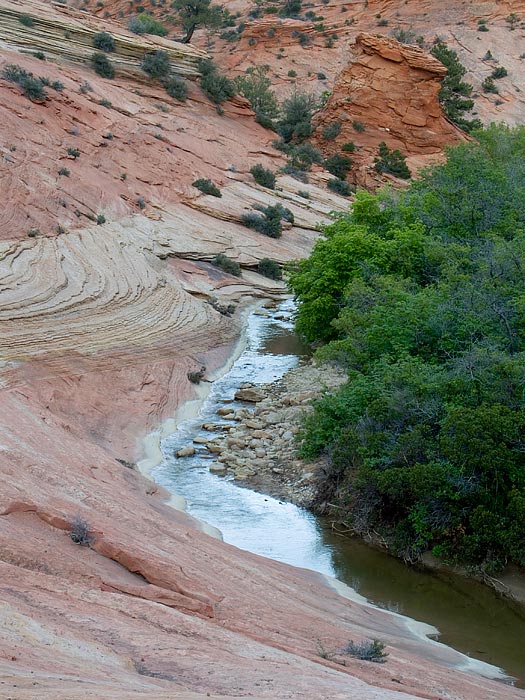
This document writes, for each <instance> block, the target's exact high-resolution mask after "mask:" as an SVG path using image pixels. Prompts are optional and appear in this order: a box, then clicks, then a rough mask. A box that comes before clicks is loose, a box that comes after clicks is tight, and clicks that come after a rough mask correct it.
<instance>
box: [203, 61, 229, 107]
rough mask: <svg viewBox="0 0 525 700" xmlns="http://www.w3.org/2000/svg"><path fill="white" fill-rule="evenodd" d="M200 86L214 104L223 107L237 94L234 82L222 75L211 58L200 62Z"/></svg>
mask: <svg viewBox="0 0 525 700" xmlns="http://www.w3.org/2000/svg"><path fill="white" fill-rule="evenodd" d="M199 71H200V73H201V79H200V86H201V88H202V89H203V90H204V92H205V93H206V95H207V96H208V97H209V99H210V100H211V101H212V102H215V104H217V105H221V104H222V103H223V102H225V101H226V100H229V99H230V98H231V97H234V96H235V95H236V94H237V89H236V87H235V83H234V82H233V80H230V79H229V78H227V77H226V76H225V75H221V74H220V73H219V71H218V69H217V66H216V65H215V63H214V62H213V61H212V60H211V59H209V58H201V60H200V61H199Z"/></svg>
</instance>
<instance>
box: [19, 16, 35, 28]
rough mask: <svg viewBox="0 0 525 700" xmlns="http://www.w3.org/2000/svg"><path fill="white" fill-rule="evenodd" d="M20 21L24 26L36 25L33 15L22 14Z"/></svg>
mask: <svg viewBox="0 0 525 700" xmlns="http://www.w3.org/2000/svg"><path fill="white" fill-rule="evenodd" d="M18 21H19V22H20V24H23V25H24V27H34V26H35V20H34V19H33V18H32V17H31V15H20V16H19V18H18Z"/></svg>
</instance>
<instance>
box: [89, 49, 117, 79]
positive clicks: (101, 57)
mask: <svg viewBox="0 0 525 700" xmlns="http://www.w3.org/2000/svg"><path fill="white" fill-rule="evenodd" d="M91 65H92V66H93V70H94V71H95V73H97V74H98V75H100V76H102V77H103V78H109V79H110V80H111V79H112V78H114V77H115V69H114V68H113V66H112V64H111V62H110V60H109V58H108V57H107V56H106V54H105V53H94V54H93V55H92V56H91Z"/></svg>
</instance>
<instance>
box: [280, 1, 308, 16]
mask: <svg viewBox="0 0 525 700" xmlns="http://www.w3.org/2000/svg"><path fill="white" fill-rule="evenodd" d="M301 4H302V3H301V0H285V1H284V4H283V6H282V8H281V10H280V11H279V15H280V16H281V17H298V16H299V14H300V13H301Z"/></svg>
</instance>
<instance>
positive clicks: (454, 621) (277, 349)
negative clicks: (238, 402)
mask: <svg viewBox="0 0 525 700" xmlns="http://www.w3.org/2000/svg"><path fill="white" fill-rule="evenodd" d="M292 312H293V306H292V305H291V303H290V302H284V303H283V304H282V305H281V307H280V308H279V309H278V311H277V312H275V313H272V314H271V315H270V316H268V317H265V316H260V315H256V314H252V315H251V317H250V318H249V321H248V328H247V347H246V349H245V351H244V352H243V353H242V355H241V356H240V357H239V359H238V360H237V361H236V362H235V364H234V365H233V367H232V369H231V370H230V371H229V372H228V373H227V374H226V375H225V376H224V377H222V378H221V379H219V380H218V381H217V382H215V383H214V385H213V388H212V390H211V392H210V394H209V396H208V398H207V399H206V401H205V402H204V404H203V406H202V409H201V412H200V415H199V417H198V418H197V419H194V420H189V421H186V422H185V423H183V424H181V425H180V426H179V429H178V430H177V432H176V433H175V434H174V435H172V436H170V437H169V438H167V439H166V440H165V441H164V443H163V452H164V455H165V460H164V462H163V463H162V464H161V465H160V466H159V467H157V469H156V470H155V471H154V473H153V476H154V478H155V480H156V481H157V482H158V483H159V484H162V485H163V486H165V487H166V488H167V489H168V490H170V491H172V492H174V493H177V494H181V495H182V496H184V497H185V499H186V501H187V507H188V511H189V512H190V513H191V514H192V515H194V516H195V517H197V518H199V519H200V520H204V521H206V522H207V523H209V524H211V525H213V526H215V527H217V528H219V530H220V531H221V532H222V534H223V537H224V539H225V541H226V542H229V543H231V544H233V545H236V546H237V547H240V548H242V549H246V550H249V551H251V552H255V553H256V554H260V555H262V556H266V557H271V558H273V559H277V560H279V561H283V562H286V563H289V564H293V565H295V566H302V567H306V568H309V569H313V570H315V571H319V572H321V573H324V574H327V575H330V576H334V577H336V578H337V579H339V580H340V581H343V582H344V583H346V584H347V585H349V586H351V587H352V588H354V589H355V590H356V591H357V592H358V593H360V594H361V595H363V596H365V597H366V598H368V599H369V600H370V601H371V602H373V603H375V604H376V605H378V606H379V607H384V608H386V609H388V610H391V611H394V612H398V613H401V614H404V615H407V616H409V617H412V618H415V619H417V620H420V621H423V622H427V623H430V624H432V625H434V626H435V627H437V628H438V630H439V632H440V635H439V641H441V642H444V643H446V644H448V645H450V646H452V647H454V648H455V649H458V650H459V651H462V652H463V653H465V654H467V655H469V656H471V657H473V658H475V659H479V660H481V661H485V662H487V663H490V664H493V665H495V666H499V667H501V668H503V669H504V671H505V672H506V673H507V674H509V675H511V676H513V677H514V678H516V685H519V686H520V687H525V646H524V641H525V615H523V614H522V613H521V612H520V611H519V610H518V609H514V608H513V606H512V605H510V604H509V603H508V602H506V601H504V600H502V599H500V598H498V597H497V596H496V595H495V594H494V593H493V592H492V591H491V590H489V589H488V588H486V587H484V586H482V585H480V584H477V583H476V582H473V581H467V580H465V579H463V578H461V577H456V576H445V575H437V574H434V573H429V572H424V571H418V570H415V569H413V568H409V567H406V566H405V565H403V564H402V563H401V562H399V561H397V560H396V559H393V558H391V557H389V556H387V555H385V554H383V553H382V552H378V551H376V550H373V549H371V548H369V547H367V546H365V545H364V544H362V543H360V542H358V541H354V540H350V539H347V538H343V537H340V536H337V535H335V534H334V533H333V532H332V531H331V530H330V528H329V527H328V526H327V524H326V523H324V522H323V521H322V520H321V519H319V518H316V517H314V516H313V515H312V514H311V513H309V512H308V511H305V510H304V509H301V508H298V507H296V506H294V505H292V504H289V503H284V502H281V501H278V500H276V499H274V498H271V497H269V496H265V495H263V494H260V493H256V492H253V491H250V490H248V489H244V488H239V487H238V486H236V485H234V484H233V482H232V481H231V480H229V479H227V478H221V477H217V476H214V475H213V474H210V472H209V470H208V466H209V463H210V459H209V455H207V453H206V451H205V450H202V449H199V451H198V452H197V454H196V455H195V456H193V457H187V458H184V459H175V458H174V457H173V455H174V453H175V452H176V451H177V450H178V449H179V448H180V447H182V446H183V445H187V444H189V443H191V441H192V440H193V439H194V438H196V437H199V436H200V437H207V438H210V437H213V435H214V434H213V433H211V434H210V433H209V432H207V431H204V430H202V428H201V425H202V423H204V422H215V423H219V422H225V421H224V420H223V419H220V418H219V417H218V416H217V414H216V411H217V408H219V407H220V406H222V405H223V404H224V401H233V395H234V393H235V391H236V390H237V389H238V387H239V385H240V384H242V383H243V382H247V381H249V382H253V383H255V384H264V383H267V382H270V381H274V380H276V379H278V378H280V377H281V376H282V375H283V374H284V373H285V372H286V371H287V370H288V369H291V368H292V367H295V366H297V364H299V362H301V361H303V360H304V358H305V356H306V355H307V353H308V349H307V348H306V347H305V346H304V345H302V344H301V342H300V340H299V339H298V338H297V337H296V336H295V335H294V334H293V329H292V320H291V314H292ZM234 405H235V403H234Z"/></svg>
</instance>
